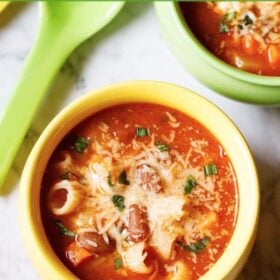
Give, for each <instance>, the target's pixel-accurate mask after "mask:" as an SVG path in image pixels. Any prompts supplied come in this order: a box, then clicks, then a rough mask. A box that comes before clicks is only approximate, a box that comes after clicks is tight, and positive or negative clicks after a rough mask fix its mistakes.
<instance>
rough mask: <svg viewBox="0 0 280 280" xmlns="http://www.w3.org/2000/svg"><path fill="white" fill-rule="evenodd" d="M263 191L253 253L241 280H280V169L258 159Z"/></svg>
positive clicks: (241, 275) (240, 276)
mask: <svg viewBox="0 0 280 280" xmlns="http://www.w3.org/2000/svg"><path fill="white" fill-rule="evenodd" d="M256 163H257V169H258V174H259V180H260V188H261V209H260V221H259V227H258V233H257V237H256V241H255V244H254V247H253V250H252V253H251V255H250V257H249V259H248V261H247V263H246V265H245V267H244V269H243V271H242V272H241V274H240V275H239V277H238V278H237V280H251V279H252V280H255V279H261V280H278V279H280V253H279V252H280V166H278V167H277V166H272V165H271V163H267V162H263V161H262V159H256Z"/></svg>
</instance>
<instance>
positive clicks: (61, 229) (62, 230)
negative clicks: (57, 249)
mask: <svg viewBox="0 0 280 280" xmlns="http://www.w3.org/2000/svg"><path fill="white" fill-rule="evenodd" d="M53 222H54V223H55V224H56V225H57V227H58V228H59V233H60V234H61V235H63V236H68V237H75V236H76V233H75V232H73V231H71V230H70V229H68V228H66V227H65V226H64V225H63V224H62V223H61V221H60V220H53Z"/></svg>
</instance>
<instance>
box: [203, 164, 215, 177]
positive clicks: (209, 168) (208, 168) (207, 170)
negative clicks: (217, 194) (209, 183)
mask: <svg viewBox="0 0 280 280" xmlns="http://www.w3.org/2000/svg"><path fill="white" fill-rule="evenodd" d="M217 173H218V169H217V166H216V165H215V164H213V163H210V164H207V165H205V166H204V174H205V176H211V175H215V174H217Z"/></svg>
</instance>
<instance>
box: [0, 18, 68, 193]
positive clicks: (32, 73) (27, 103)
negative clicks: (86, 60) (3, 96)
mask: <svg viewBox="0 0 280 280" xmlns="http://www.w3.org/2000/svg"><path fill="white" fill-rule="evenodd" d="M58 30H59V28H53V27H52V25H51V24H49V21H48V19H46V18H45V17H44V15H42V19H41V28H40V31H39V34H38V38H37V40H36V43H35V45H34V47H33V49H32V51H31V52H30V54H29V57H28V59H27V62H26V64H25V66H24V69H23V71H22V73H21V76H20V79H19V81H18V83H17V85H16V87H15V90H14V92H13V94H12V96H11V98H10V100H9V102H8V104H7V106H6V110H4V112H3V113H2V115H0V193H1V189H2V186H3V183H4V181H5V178H6V176H7V173H8V171H9V169H10V167H11V165H12V162H13V160H14V158H15V156H16V154H17V152H18V150H19V147H20V145H21V143H22V141H23V139H24V137H25V134H26V132H27V130H28V128H29V126H30V124H31V122H32V119H33V118H34V115H35V114H36V110H37V108H38V106H39V104H40V101H41V100H42V98H43V96H44V93H45V92H46V91H47V89H48V87H49V85H50V84H51V82H52V80H53V78H54V77H55V74H56V73H57V72H58V71H59V69H60V67H61V65H62V64H63V62H64V61H65V60H66V58H67V57H68V55H69V54H70V53H71V51H72V49H73V48H71V46H70V45H69V44H67V41H65V36H63V34H60V33H59V31H58ZM66 39H67V38H66Z"/></svg>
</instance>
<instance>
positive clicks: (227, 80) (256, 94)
mask: <svg viewBox="0 0 280 280" xmlns="http://www.w3.org/2000/svg"><path fill="white" fill-rule="evenodd" d="M155 6H156V11H157V15H158V18H159V21H160V25H161V27H162V31H163V34H164V35H165V36H166V38H167V40H168V42H169V43H170V47H171V49H172V50H173V51H174V53H175V55H176V56H177V58H178V59H179V61H180V62H181V63H182V64H183V66H184V67H185V68H186V69H187V70H188V71H189V72H190V73H192V74H193V75H194V76H195V77H196V78H197V79H198V80H200V81H201V82H202V83H204V84H205V85H207V86H208V87H210V88H211V89H213V90H215V91H216V92H218V93H220V94H222V95H224V96H227V97H229V98H232V99H235V100H239V101H243V102H248V103H253V104H261V105H280V77H269V76H261V75H255V74H251V73H247V72H245V71H242V70H239V69H237V68H235V67H233V66H231V65H229V64H227V63H225V62H223V61H222V60H221V59H219V58H217V57H216V56H215V55H213V54H212V53H211V52H209V51H208V50H207V49H206V48H205V47H204V46H203V45H202V44H201V43H200V42H199V41H198V40H197V38H196V37H195V36H194V35H193V33H192V32H191V30H190V29H189V27H188V25H187V24H186V22H185V21H184V18H183V16H182V15H181V12H180V9H179V7H178V4H177V3H176V2H156V3H155Z"/></svg>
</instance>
